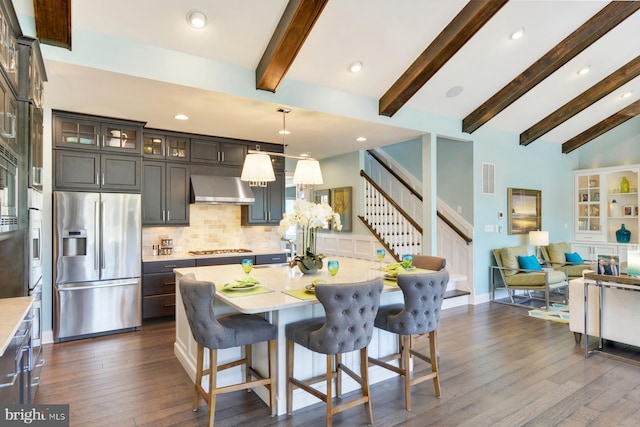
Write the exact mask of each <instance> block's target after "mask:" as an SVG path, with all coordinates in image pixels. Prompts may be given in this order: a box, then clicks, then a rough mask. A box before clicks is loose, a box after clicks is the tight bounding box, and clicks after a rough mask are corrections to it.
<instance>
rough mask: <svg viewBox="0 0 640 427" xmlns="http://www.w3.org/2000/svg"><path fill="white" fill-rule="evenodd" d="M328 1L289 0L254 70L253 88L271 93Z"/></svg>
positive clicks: (285, 72)
mask: <svg viewBox="0 0 640 427" xmlns="http://www.w3.org/2000/svg"><path fill="white" fill-rule="evenodd" d="M328 1H329V0H289V3H288V4H287V7H286V9H285V10H284V13H283V14H282V17H281V18H280V22H278V26H277V27H276V30H275V31H274V32H273V35H272V36H271V40H270V41H269V45H268V46H267V48H266V49H265V51H264V54H263V55H262V58H261V59H260V62H259V63H258V67H257V68H256V89H262V90H268V91H270V92H275V91H276V89H277V88H278V85H279V84H280V82H281V81H282V79H283V78H284V76H285V74H287V71H288V70H289V67H291V64H293V61H294V59H295V58H296V55H298V52H299V51H300V49H301V48H302V45H303V44H304V41H305V40H306V39H307V36H308V35H309V33H310V32H311V29H312V28H313V26H314V24H315V23H316V21H317V20H318V18H319V17H320V14H321V13H322V10H323V9H324V7H325V5H326V4H327V2H328Z"/></svg>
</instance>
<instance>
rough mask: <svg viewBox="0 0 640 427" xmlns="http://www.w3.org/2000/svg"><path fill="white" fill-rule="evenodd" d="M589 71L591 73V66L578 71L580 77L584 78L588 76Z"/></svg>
mask: <svg viewBox="0 0 640 427" xmlns="http://www.w3.org/2000/svg"><path fill="white" fill-rule="evenodd" d="M589 71H591V66H589V65H585V66H584V67H582V68H580V69H579V70H578V75H580V76H584V75H585V74H587V73H588V72H589Z"/></svg>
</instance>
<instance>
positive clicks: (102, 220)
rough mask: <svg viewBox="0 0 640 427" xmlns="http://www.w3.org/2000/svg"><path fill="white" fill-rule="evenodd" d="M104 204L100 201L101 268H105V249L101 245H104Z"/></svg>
mask: <svg viewBox="0 0 640 427" xmlns="http://www.w3.org/2000/svg"><path fill="white" fill-rule="evenodd" d="M105 204H106V202H102V203H101V204H100V205H101V208H102V209H101V212H102V214H101V215H100V268H102V269H103V270H104V269H105V268H107V266H106V264H105V262H106V258H105V255H104V253H105V252H106V251H105V250H104V247H103V246H104V227H105V224H104V221H105V218H104V216H105V215H104V213H105Z"/></svg>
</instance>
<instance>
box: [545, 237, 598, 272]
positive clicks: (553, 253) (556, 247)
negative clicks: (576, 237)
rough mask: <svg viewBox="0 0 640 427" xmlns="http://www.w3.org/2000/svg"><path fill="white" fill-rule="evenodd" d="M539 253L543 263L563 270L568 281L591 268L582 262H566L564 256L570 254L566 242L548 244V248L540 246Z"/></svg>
mask: <svg viewBox="0 0 640 427" xmlns="http://www.w3.org/2000/svg"><path fill="white" fill-rule="evenodd" d="M540 252H541V253H542V259H543V260H544V261H545V263H546V264H547V265H548V266H550V267H553V268H555V269H558V270H560V269H564V270H565V271H566V273H567V277H568V278H569V280H571V279H575V278H578V277H582V272H583V271H584V270H589V269H590V268H591V266H590V265H589V264H586V263H585V262H584V261H583V262H577V263H576V262H567V257H566V254H568V253H572V252H571V246H569V244H568V243H566V242H560V243H550V244H549V245H548V246H541V247H540Z"/></svg>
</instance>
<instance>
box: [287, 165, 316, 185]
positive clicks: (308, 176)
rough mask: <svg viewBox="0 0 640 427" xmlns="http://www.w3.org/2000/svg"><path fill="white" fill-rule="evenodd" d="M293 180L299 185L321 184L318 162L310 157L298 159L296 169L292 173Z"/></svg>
mask: <svg viewBox="0 0 640 427" xmlns="http://www.w3.org/2000/svg"><path fill="white" fill-rule="evenodd" d="M293 182H294V183H295V184H301V185H319V184H322V172H320V162H318V161H317V160H312V159H303V160H298V163H297V164H296V170H295V172H294V173H293Z"/></svg>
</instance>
